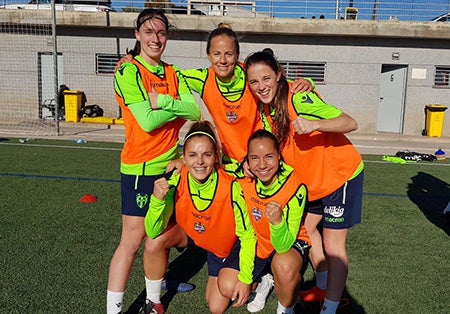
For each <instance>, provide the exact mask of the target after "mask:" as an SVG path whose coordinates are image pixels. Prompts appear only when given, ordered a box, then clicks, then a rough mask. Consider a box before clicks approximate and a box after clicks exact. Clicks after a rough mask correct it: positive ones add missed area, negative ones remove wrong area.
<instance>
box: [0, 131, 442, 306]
mask: <svg viewBox="0 0 450 314" xmlns="http://www.w3.org/2000/svg"><path fill="white" fill-rule="evenodd" d="M120 148H121V144H114V143H94V142H89V143H87V144H83V145H79V144H74V143H72V142H71V141H58V140H35V141H33V142H30V143H26V144H19V143H18V142H17V140H15V139H11V140H10V141H8V142H2V143H0V156H1V163H0V187H1V190H0V191H1V192H0V193H1V194H0V195H1V199H2V202H1V203H0V204H1V205H0V248H1V251H2V254H1V255H0V269H1V281H0V282H1V284H0V313H73V312H76V313H104V312H105V310H104V309H105V296H106V284H107V274H108V267H109V262H110V259H111V256H112V254H113V252H114V249H115V247H116V245H117V244H118V241H119V235H120V225H121V220H120V184H119V160H120ZM364 160H365V161H366V171H365V187H364V193H365V195H364V204H363V223H362V224H361V225H358V226H356V227H355V228H353V229H352V230H351V231H350V233H349V239H348V251H349V257H350V273H349V278H348V282H347V286H346V291H345V296H346V297H347V298H349V299H351V300H352V303H351V304H350V305H349V306H348V307H345V308H344V309H342V310H341V311H340V313H418V314H419V313H449V308H450V289H449V282H450V271H449V270H450V264H449V263H450V249H449V248H450V241H449V235H450V228H449V227H448V226H445V225H443V223H442V220H441V216H440V215H441V213H442V210H443V208H444V207H445V205H446V204H447V202H448V201H449V199H450V186H449V183H448V181H449V178H450V163H449V161H448V160H447V161H445V162H434V163H425V162H424V163H417V164H407V165H399V164H391V163H384V162H382V161H381V156H364ZM87 193H90V194H93V195H95V196H97V197H98V202H96V203H92V204H85V203H80V202H79V201H78V200H79V198H80V197H82V196H83V195H84V194H87ZM141 254H142V253H141V252H140V254H139V256H138V258H137V259H136V261H135V265H134V268H133V272H132V276H131V278H130V282H129V286H128V290H127V294H126V298H125V307H124V308H125V309H126V310H127V309H129V311H128V313H136V310H135V309H136V306H137V303H138V302H139V301H140V297H141V293H142V291H143V289H144V282H143V268H142V261H141ZM192 254H193V256H190V255H187V254H184V255H183V254H182V255H180V254H179V253H178V252H176V251H173V252H172V259H176V258H178V259H177V260H176V261H175V262H173V264H172V269H173V270H174V271H180V270H181V271H183V272H184V273H189V272H193V271H194V269H195V268H193V267H194V266H195V265H192V264H195V262H197V261H200V260H201V257H202V256H201V255H195V252H193V253H192ZM205 268H206V267H203V268H201V270H200V271H199V272H198V273H197V274H196V275H195V276H194V277H192V278H191V279H189V282H192V283H193V284H195V285H196V286H197V288H196V289H195V290H194V291H193V292H191V293H188V294H176V295H172V294H170V293H166V294H165V295H164V297H163V300H164V301H165V302H167V301H170V303H169V307H168V310H167V313H186V314H191V313H207V312H208V310H207V306H206V302H205V300H204V291H205V283H206V276H207V275H206V269H205ZM305 277H306V283H305V286H308V285H311V281H310V280H311V278H312V272H311V269H310V268H309V269H308V271H307V273H306V276H305ZM135 301H136V302H135ZM133 302H135V303H134V304H133ZM276 304H277V301H276V296H275V294H274V293H273V294H272V295H271V296H270V298H269V300H268V304H267V306H266V309H265V310H264V311H263V313H274V312H275V310H276ZM228 312H229V313H247V311H246V309H245V308H241V309H231V310H229V311H228ZM302 313H318V312H317V307H308V308H304V309H303V311H302Z"/></svg>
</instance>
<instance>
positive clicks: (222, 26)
mask: <svg viewBox="0 0 450 314" xmlns="http://www.w3.org/2000/svg"><path fill="white" fill-rule="evenodd" d="M217 28H229V29H232V28H231V25H230V24H228V23H223V22H222V23H219V25H217Z"/></svg>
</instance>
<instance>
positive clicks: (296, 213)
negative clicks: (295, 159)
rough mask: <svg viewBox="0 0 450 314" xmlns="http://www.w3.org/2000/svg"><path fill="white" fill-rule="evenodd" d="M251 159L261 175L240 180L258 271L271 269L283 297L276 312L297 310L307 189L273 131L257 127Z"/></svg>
mask: <svg viewBox="0 0 450 314" xmlns="http://www.w3.org/2000/svg"><path fill="white" fill-rule="evenodd" d="M247 161H248V166H249V170H250V171H251V172H252V173H253V175H254V177H255V178H256V179H254V180H250V179H244V180H242V181H240V184H241V186H242V190H243V191H244V196H245V199H246V203H247V208H248V213H249V217H250V220H251V223H252V225H253V229H254V230H255V232H256V236H257V239H258V241H257V247H256V255H257V256H256V260H255V270H254V273H253V274H254V277H255V278H259V277H261V276H262V275H264V272H265V271H270V272H271V273H272V274H273V280H274V286H275V291H276V293H277V296H278V309H277V313H294V312H293V308H294V306H295V303H296V301H297V292H298V288H299V285H300V281H301V274H302V273H303V272H304V270H305V269H306V266H307V258H308V252H309V246H310V241H309V237H308V236H307V234H306V229H305V227H304V226H303V223H302V222H303V220H302V218H303V211H304V208H305V203H306V200H307V189H306V186H305V185H304V184H302V183H301V181H300V179H299V177H298V176H297V174H296V173H295V172H294V171H293V168H291V167H290V166H288V165H287V164H285V163H283V161H282V158H281V153H280V145H279V143H278V141H277V139H276V138H275V136H274V135H273V134H272V133H270V132H268V131H265V130H258V131H256V132H255V133H253V135H252V136H251V137H250V139H249V141H248V152H247ZM223 271H226V269H224V270H223ZM221 275H222V273H221ZM221 279H222V276H220V277H219V287H222V280H221ZM221 292H223V293H224V295H226V291H222V289H221Z"/></svg>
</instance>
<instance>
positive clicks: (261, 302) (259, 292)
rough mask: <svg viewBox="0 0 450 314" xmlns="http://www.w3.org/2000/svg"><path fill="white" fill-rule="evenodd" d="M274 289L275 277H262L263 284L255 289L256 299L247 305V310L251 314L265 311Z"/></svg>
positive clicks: (269, 275) (268, 275)
mask: <svg viewBox="0 0 450 314" xmlns="http://www.w3.org/2000/svg"><path fill="white" fill-rule="evenodd" d="M272 288H273V277H272V275H271V274H267V275H264V276H263V277H261V282H260V283H259V284H258V286H257V287H256V289H255V297H254V299H253V300H252V301H250V302H249V303H248V304H247V310H248V311H249V312H250V313H256V312H259V311H261V310H262V309H264V306H265V305H266V300H267V297H268V296H269V293H270V291H272Z"/></svg>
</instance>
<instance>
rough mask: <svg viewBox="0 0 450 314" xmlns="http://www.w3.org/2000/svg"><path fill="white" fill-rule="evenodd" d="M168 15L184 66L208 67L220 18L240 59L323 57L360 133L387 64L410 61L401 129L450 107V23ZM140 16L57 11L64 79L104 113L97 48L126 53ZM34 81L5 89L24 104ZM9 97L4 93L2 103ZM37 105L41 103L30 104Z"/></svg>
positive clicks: (369, 126) (16, 15)
mask: <svg viewBox="0 0 450 314" xmlns="http://www.w3.org/2000/svg"><path fill="white" fill-rule="evenodd" d="M32 13H33V14H29V12H24V11H9V10H8V12H5V11H1V12H0V23H8V22H15V23H23V24H27V23H33V21H35V20H36V18H37V17H36V14H42V13H41V12H32ZM169 17H170V20H171V22H172V24H174V26H175V27H176V30H175V32H174V33H173V34H172V37H171V39H170V40H169V43H168V45H167V48H166V52H165V57H164V59H165V60H166V61H168V62H170V63H174V64H176V65H177V66H179V67H180V68H199V67H207V66H208V61H207V59H206V53H205V50H206V39H207V34H208V32H209V31H210V30H212V29H214V28H215V27H216V26H217V24H218V23H220V22H228V23H230V24H231V25H232V27H233V29H234V30H235V31H236V32H237V33H238V34H239V35H240V42H241V60H243V59H244V58H245V57H246V56H247V55H248V54H249V53H251V52H253V51H256V50H261V49H262V48H265V47H268V46H269V47H271V48H272V49H273V50H274V51H275V54H276V55H277V57H278V59H279V60H283V61H314V62H317V61H318V62H326V73H325V77H326V82H325V84H323V85H318V86H317V88H318V90H319V91H320V93H321V95H322V96H323V97H324V99H325V100H326V101H327V102H328V103H330V104H333V105H336V106H337V107H339V108H341V109H343V110H344V111H346V112H347V113H349V114H350V115H352V116H353V117H355V118H356V119H357V121H358V123H359V130H358V131H357V132H360V133H376V132H377V128H376V125H377V110H378V104H379V97H380V95H379V84H380V73H381V66H382V65H383V64H401V65H407V67H408V77H407V87H406V94H405V112H404V128H403V134H408V135H419V134H421V132H422V129H423V128H424V122H425V115H424V106H425V105H427V104H430V103H433V104H445V105H447V106H450V89H449V88H441V89H438V88H433V75H434V66H435V65H441V66H442V65H443V66H450V35H449V34H450V23H431V22H427V23H407V22H376V21H344V20H303V19H302V20H294V19H270V18H245V19H243V18H231V17H209V16H184V15H172V16H169ZM135 18H136V14H135V13H123V12H120V13H110V14H98V13H79V12H78V13H77V12H58V15H57V25H58V26H57V35H58V36H57V43H58V51H59V52H61V53H62V54H63V56H64V84H66V85H68V86H69V87H70V88H72V89H79V90H83V91H85V93H86V95H87V99H88V103H97V104H100V106H101V107H102V108H104V109H105V114H106V115H110V116H116V115H117V113H118V109H117V105H116V103H115V100H114V97H113V88H112V84H113V83H112V82H113V78H112V76H110V75H96V74H95V53H125V51H126V49H127V48H132V47H133V46H134V35H133V29H132V26H133V24H134V20H135ZM19 37H20V36H19ZM22 38H23V37H22ZM0 39H1V40H2V41H3V40H8V42H9V43H10V45H11V47H12V49H15V48H16V47H17V48H19V47H20V46H21V45H23V40H22V39H20V38H18V36H12V35H10V34H5V33H0ZM27 44H28V45H29V51H30V52H29V53H27V55H26V56H25V58H30V59H31V60H32V61H33V60H34V59H35V58H32V56H35V55H36V52H37V51H42V50H43V49H46V50H47V51H51V47H49V46H48V45H46V44H45V43H42V42H40V43H39V41H36V42H35V41H33V40H30V41H29V42H28V43H27ZM393 52H396V53H399V54H400V58H399V60H392V53H393ZM21 59H23V58H21ZM0 65H1V66H3V68H5V67H9V66H10V64H9V63H7V62H5V61H4V60H3V61H0ZM27 67H28V68H29V71H31V73H33V71H36V70H35V67H36V66H35V64H34V63H33V62H30V64H29V65H28V66H27ZM412 69H424V70H426V77H425V78H424V79H413V78H412V76H411V71H412ZM25 80H27V78H25ZM29 80H30V82H24V83H25V84H27V86H28V88H27V90H26V91H24V92H23V93H22V94H21V95H8V100H7V102H8V103H10V102H14V101H15V99H16V98H15V97H19V99H20V103H21V104H24V103H28V102H29V101H30V99H33V100H34V101H35V97H36V95H37V90H36V89H35V87H36V84H35V83H34V82H33V75H30V77H29ZM0 84H1V85H3V84H6V83H0ZM0 93H2V92H1V89H0ZM0 95H2V94H0ZM4 102H5V99H4V97H3V95H2V97H1V99H0V106H3V105H4ZM32 107H33V108H34V107H36V106H35V105H34V104H33V105H32ZM27 108H29V106H27ZM25 111H27V110H25ZM30 114H32V113H30ZM449 116H450V112H447V114H446V115H445V121H444V129H443V136H450V117H449Z"/></svg>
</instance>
